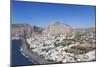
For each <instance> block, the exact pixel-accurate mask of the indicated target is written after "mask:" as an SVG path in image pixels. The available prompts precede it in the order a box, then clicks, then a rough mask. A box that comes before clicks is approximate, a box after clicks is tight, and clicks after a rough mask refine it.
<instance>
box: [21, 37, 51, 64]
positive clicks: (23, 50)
mask: <svg viewBox="0 0 100 67" xmlns="http://www.w3.org/2000/svg"><path fill="white" fill-rule="evenodd" d="M21 40H22V45H21V53H22V55H24V56H25V57H26V58H28V59H29V60H31V61H32V62H33V63H34V64H33V65H36V64H51V63H52V62H49V61H47V60H46V59H44V58H41V57H40V56H38V55H36V54H33V53H32V52H31V51H29V50H28V49H27V42H26V41H25V39H21Z"/></svg>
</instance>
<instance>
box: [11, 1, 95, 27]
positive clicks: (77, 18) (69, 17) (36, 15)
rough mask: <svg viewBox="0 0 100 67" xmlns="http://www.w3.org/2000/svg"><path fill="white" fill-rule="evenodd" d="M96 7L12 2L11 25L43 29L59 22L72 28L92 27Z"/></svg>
mask: <svg viewBox="0 0 100 67" xmlns="http://www.w3.org/2000/svg"><path fill="white" fill-rule="evenodd" d="M95 9H96V7H95V6H86V5H85V6H83V5H72V4H54V3H52V4H51V3H41V2H22V1H13V2H12V5H11V23H14V24H16V23H17V24H19V23H21V24H22V23H25V24H31V25H35V26H39V27H45V26H47V25H49V24H51V23H53V22H56V21H59V22H61V23H64V24H69V25H71V26H73V27H81V28H85V27H94V26H95V23H96V20H95V14H96V10H95Z"/></svg>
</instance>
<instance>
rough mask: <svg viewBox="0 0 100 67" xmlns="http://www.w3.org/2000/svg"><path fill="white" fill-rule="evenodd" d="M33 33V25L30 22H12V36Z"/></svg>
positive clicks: (27, 35)
mask: <svg viewBox="0 0 100 67" xmlns="http://www.w3.org/2000/svg"><path fill="white" fill-rule="evenodd" d="M31 33H32V26H31V25H28V24H12V26H11V36H12V37H24V36H26V37H29V36H30V35H31Z"/></svg>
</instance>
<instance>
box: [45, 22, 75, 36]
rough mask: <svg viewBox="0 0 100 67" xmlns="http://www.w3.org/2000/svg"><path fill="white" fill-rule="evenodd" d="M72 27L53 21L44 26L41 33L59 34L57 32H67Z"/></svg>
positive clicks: (69, 31) (70, 30)
mask: <svg viewBox="0 0 100 67" xmlns="http://www.w3.org/2000/svg"><path fill="white" fill-rule="evenodd" d="M72 30H73V28H72V27H71V26H70V25H67V24H62V23H60V22H54V23H52V24H50V25H48V26H47V27H45V28H44V30H43V34H45V35H47V34H50V35H59V34H69V33H71V32H72Z"/></svg>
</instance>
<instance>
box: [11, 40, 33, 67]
mask: <svg viewBox="0 0 100 67" xmlns="http://www.w3.org/2000/svg"><path fill="white" fill-rule="evenodd" d="M21 45H22V40H12V44H11V66H28V65H33V64H34V63H33V62H32V61H31V60H29V59H28V58H27V57H25V56H24V55H22V52H21V51H20V49H21Z"/></svg>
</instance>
